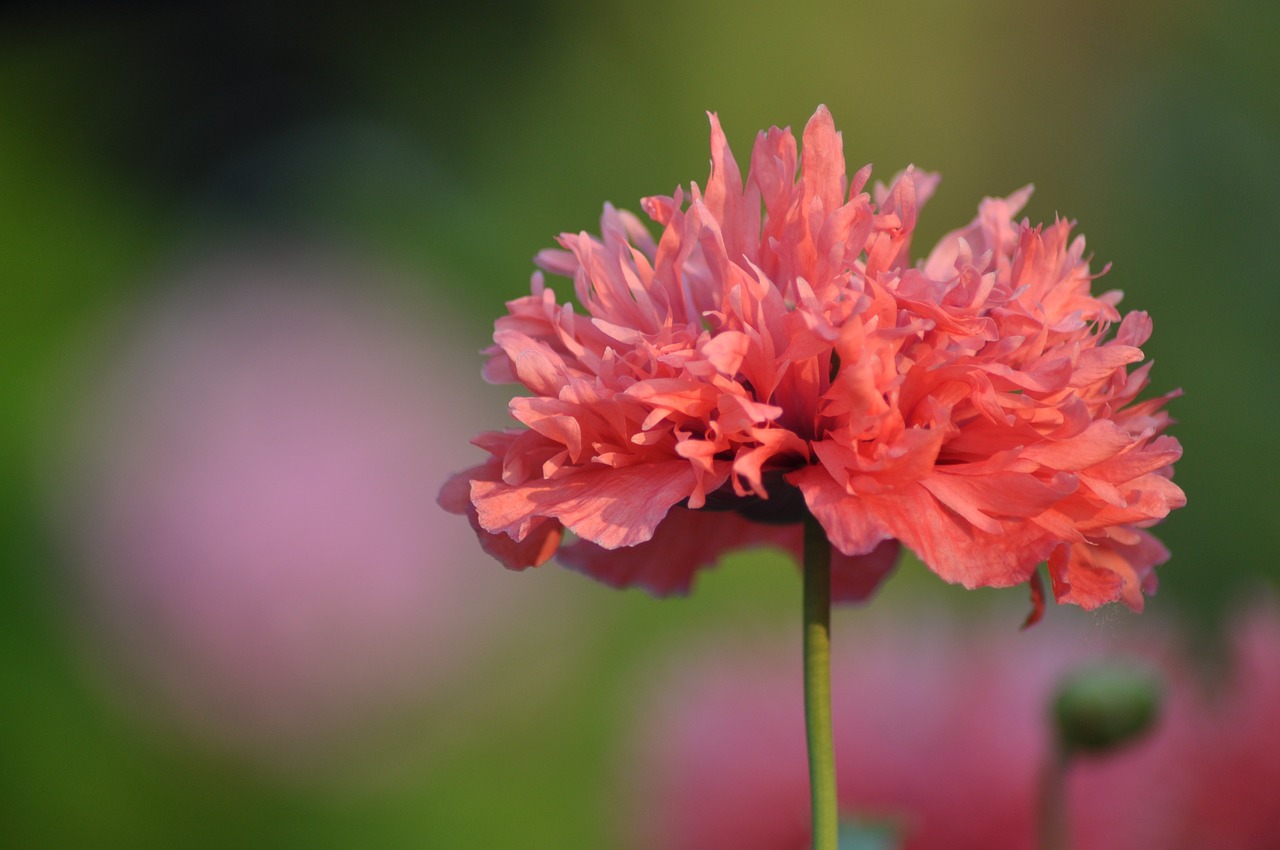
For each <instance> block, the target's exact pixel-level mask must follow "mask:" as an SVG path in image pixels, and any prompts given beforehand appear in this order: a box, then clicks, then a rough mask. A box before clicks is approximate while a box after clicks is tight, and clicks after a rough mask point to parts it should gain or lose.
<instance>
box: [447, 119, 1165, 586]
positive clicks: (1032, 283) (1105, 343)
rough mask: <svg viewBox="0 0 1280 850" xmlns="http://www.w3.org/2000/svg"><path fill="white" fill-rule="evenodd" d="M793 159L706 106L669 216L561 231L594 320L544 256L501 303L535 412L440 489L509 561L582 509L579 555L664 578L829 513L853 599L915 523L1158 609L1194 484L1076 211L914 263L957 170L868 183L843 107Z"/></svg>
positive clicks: (994, 216) (997, 214) (810, 129)
mask: <svg viewBox="0 0 1280 850" xmlns="http://www.w3.org/2000/svg"><path fill="white" fill-rule="evenodd" d="M798 164H799V167H798V169H797V145H796V141H795V139H794V137H793V136H792V135H791V133H790V132H789V131H787V130H779V129H778V128H776V127H775V128H773V129H771V130H769V131H768V132H767V133H761V134H760V135H759V136H758V138H757V140H756V143H755V148H754V150H753V151H752V155H751V167H750V172H749V175H748V177H747V179H746V181H745V184H744V182H743V180H742V178H741V176H740V172H739V170H738V166H737V164H736V163H735V161H734V158H733V156H732V154H731V153H730V151H729V147H728V144H727V142H726V139H725V136H724V134H723V132H722V131H721V129H720V124H719V121H718V120H717V118H716V116H714V115H711V175H710V177H709V178H708V182H707V187H706V190H705V192H704V191H702V190H700V189H699V188H698V186H697V185H696V184H695V185H693V186H692V187H691V189H690V193H689V203H688V204H687V205H686V204H685V195H684V194H683V192H682V191H681V190H679V189H677V190H676V192H675V193H674V195H673V196H672V197H653V198H646V199H645V200H644V201H643V206H644V209H645V211H646V212H647V213H648V214H649V216H650V217H651V218H652V219H653V220H654V221H656V222H657V224H658V225H659V226H660V227H661V228H662V232H661V235H660V237H659V239H657V240H656V241H655V240H654V239H653V238H652V237H651V236H650V234H649V233H648V231H647V230H646V229H645V227H644V225H643V224H642V223H641V222H640V220H639V219H637V218H636V217H635V216H633V215H632V214H630V213H628V212H624V211H619V210H615V209H614V208H613V207H612V206H609V205H606V207H605V210H604V215H603V216H602V218H601V236H600V237H594V236H591V235H588V234H587V233H585V232H584V233H579V234H573V233H565V234H562V235H561V237H560V240H559V241H560V245H561V247H562V248H563V249H564V250H547V251H543V252H542V253H541V254H539V255H538V257H537V263H538V265H539V266H541V268H542V269H544V270H545V271H548V272H551V273H553V274H558V275H563V276H566V277H570V278H572V279H573V283H574V292H575V294H576V296H577V301H578V303H579V304H580V305H581V308H582V309H583V310H585V313H586V315H585V316H584V315H582V314H579V313H577V312H575V308H574V306H573V305H572V304H569V303H559V302H558V301H557V299H556V296H555V294H554V293H553V292H552V291H551V290H549V289H547V288H546V287H545V286H544V283H543V278H542V274H541V273H540V272H539V273H536V274H535V275H534V277H533V284H532V294H531V295H529V296H526V297H523V298H519V299H516V300H514V301H512V302H510V303H509V304H508V305H507V306H508V309H509V314H508V315H506V316H504V317H502V318H500V319H498V321H497V323H496V330H495V333H494V346H493V347H492V348H490V349H489V352H488V353H489V355H490V359H489V361H488V363H487V365H486V367H485V372H484V374H485V377H486V378H487V379H488V380H490V381H492V382H496V383H515V384H519V385H521V386H523V387H524V388H525V389H526V390H528V391H529V393H530V395H529V396H522V397H516V398H514V399H512V400H511V402H510V412H511V415H512V416H513V417H514V419H515V420H517V422H519V423H520V424H521V425H523V426H525V427H524V428H516V429H509V430H505V431H491V432H487V433H484V434H482V435H481V436H480V437H478V438H477V439H476V440H475V441H474V442H475V444H476V445H477V446H479V447H480V448H482V449H484V450H485V451H486V452H488V454H489V458H488V459H487V460H486V461H485V462H484V463H482V464H480V465H478V466H475V467H472V468H471V469H468V470H466V471H465V472H463V473H461V474H460V475H458V476H456V477H455V478H453V479H452V480H451V481H450V482H449V483H448V484H447V485H446V487H445V488H444V490H443V492H442V494H441V503H442V504H443V505H444V506H445V507H446V508H447V509H448V510H450V511H453V512H455V513H467V514H469V516H470V518H471V521H472V524H473V526H474V527H475V529H476V531H477V533H478V535H479V537H480V539H481V542H482V544H483V545H484V547H485V549H486V550H487V551H488V552H490V554H492V555H494V556H495V557H497V558H498V559H499V560H501V561H502V562H503V563H505V564H506V565H507V566H508V567H511V568H515V569H521V568H524V567H527V566H530V565H535V564H539V563H542V562H543V561H545V560H547V559H548V558H550V557H551V556H552V555H553V554H555V553H556V551H557V549H558V547H559V546H560V544H561V540H562V537H563V534H564V529H568V530H569V531H571V532H573V533H574V534H575V535H577V537H578V538H580V539H579V540H577V541H576V542H574V543H572V544H571V545H568V546H567V547H565V548H564V549H563V550H562V551H561V552H560V556H559V557H560V560H561V561H563V562H564V563H565V564H567V565H569V566H571V567H574V568H576V569H579V570H582V571H585V572H587V573H589V574H591V575H594V576H596V577H597V578H600V579H602V580H604V581H606V582H608V583H610V584H613V585H617V586H627V585H639V586H642V587H645V588H647V589H649V590H650V591H652V592H654V593H657V594H666V593H672V592H682V591H685V590H687V589H688V587H689V586H690V584H691V582H692V579H693V574H694V572H695V571H696V570H697V569H699V568H700V567H703V566H707V565H710V564H713V563H714V562H715V561H716V560H717V558H718V557H719V555H721V554H722V553H723V552H725V551H727V550H730V549H736V548H740V547H743V546H749V545H762V544H770V545H777V546H781V547H783V548H786V549H791V550H796V549H797V548H798V547H799V545H800V537H799V530H798V529H799V526H798V523H799V522H800V520H801V519H802V517H803V515H804V512H805V511H806V510H807V511H809V512H811V513H812V514H813V515H814V516H815V517H817V519H818V520H819V521H820V522H821V523H822V525H823V527H824V528H825V529H826V532H827V534H828V536H829V537H830V539H831V541H832V542H833V544H834V545H835V547H836V549H837V550H838V552H839V555H838V557H837V562H836V563H835V564H834V570H833V574H834V576H835V584H836V591H837V598H846V599H848V598H861V597H864V596H866V595H867V594H869V593H870V592H871V591H872V590H873V589H874V588H875V586H876V584H877V583H878V581H879V579H880V578H881V577H882V576H883V575H884V574H885V573H886V572H887V571H888V570H889V569H890V568H891V567H892V564H893V562H894V559H895V556H896V547H897V545H898V541H901V543H903V544H905V545H907V546H908V547H910V548H911V549H912V550H913V551H914V552H915V553H916V554H917V555H919V556H920V558H921V559H922V560H923V561H924V562H925V563H926V564H927V565H928V566H929V567H930V568H931V569H932V570H934V571H935V572H936V573H937V574H938V575H940V576H941V577H943V578H944V579H946V580H948V581H952V582H960V583H962V584H964V585H965V586H966V587H977V586H1008V585H1013V584H1017V583H1021V582H1026V581H1028V580H1030V579H1032V577H1033V575H1034V574H1035V569H1036V566H1037V565H1038V564H1039V563H1040V562H1042V561H1045V560H1047V561H1048V564H1049V573H1050V576H1051V579H1052V587H1053V593H1054V595H1055V597H1056V598H1057V599H1058V600H1060V601H1066V602H1074V603H1077V604H1080V605H1082V606H1084V607H1086V608H1093V607H1096V606H1098V605H1101V604H1103V603H1106V602H1111V601H1114V600H1122V601H1124V602H1125V603H1126V604H1127V605H1129V606H1130V607H1131V608H1134V609H1140V608H1141V607H1142V604H1143V592H1144V591H1146V592H1150V591H1151V590H1152V589H1153V588H1154V586H1155V576H1154V573H1153V568H1154V566H1155V565H1156V564H1158V563H1161V562H1163V561H1164V560H1166V559H1167V557H1168V552H1167V551H1166V550H1165V548H1164V547H1163V546H1162V545H1161V544H1160V543H1159V542H1158V541H1157V540H1156V539H1155V538H1154V537H1152V536H1151V535H1150V534H1149V533H1148V532H1147V531H1146V530H1145V529H1146V528H1147V527H1148V526H1150V525H1152V524H1154V523H1155V522H1157V521H1159V520H1160V519H1161V518H1163V517H1164V516H1165V515H1166V514H1167V513H1168V512H1169V511H1170V510H1171V509H1173V508H1176V507H1178V506H1180V505H1182V504H1183V502H1184V497H1183V494H1182V491H1181V490H1180V489H1179V488H1178V487H1177V486H1176V485H1174V484H1173V483H1172V481H1171V470H1172V466H1171V465H1172V463H1173V462H1174V460H1176V459H1177V458H1178V456H1179V454H1180V452H1181V449H1180V447H1179V445H1178V443H1177V441H1176V440H1174V439H1172V438H1171V437H1165V436H1160V434H1161V432H1162V431H1163V430H1164V429H1165V427H1166V426H1167V425H1168V423H1169V418H1168V416H1167V415H1166V414H1165V413H1164V412H1163V411H1162V408H1163V406H1164V404H1165V402H1166V401H1167V400H1168V399H1169V398H1171V397H1172V396H1173V395H1176V393H1170V394H1169V395H1166V396H1163V397H1160V398H1156V399H1153V400H1150V401H1144V402H1135V399H1136V397H1137V395H1138V393H1139V392H1140V391H1141V390H1142V389H1143V388H1144V387H1145V386H1146V383H1147V373H1148V370H1149V367H1150V364H1146V365H1143V366H1141V367H1139V368H1137V369H1136V370H1134V371H1133V372H1130V371H1129V369H1128V367H1129V366H1131V365H1132V364H1135V363H1139V362H1141V361H1142V359H1143V354H1142V351H1141V350H1140V349H1139V346H1140V345H1142V344H1143V343H1144V342H1145V341H1146V339H1147V337H1148V336H1149V335H1150V333H1151V321H1150V320H1149V319H1148V318H1147V316H1146V314H1145V313H1141V312H1136V313H1130V314H1128V315H1127V316H1124V317H1123V318H1122V317H1121V315H1120V313H1119V312H1118V311H1117V310H1116V304H1117V302H1119V300H1120V293H1119V292H1115V291H1112V292H1107V293H1104V294H1102V295H1100V296H1094V295H1092V294H1091V292H1090V287H1091V284H1092V281H1093V279H1094V277H1096V275H1095V274H1094V273H1092V272H1091V271H1090V268H1089V263H1088V260H1087V259H1086V257H1085V254H1084V241H1083V239H1082V238H1080V237H1076V238H1074V239H1073V238H1072V237H1071V235H1070V231H1071V226H1072V225H1071V223H1070V222H1068V221H1062V220H1059V221H1056V222H1055V223H1054V224H1052V225H1050V226H1048V227H1041V226H1035V227H1033V226H1031V225H1030V224H1028V223H1026V222H1025V221H1024V222H1021V223H1019V222H1015V221H1014V216H1015V215H1016V214H1017V212H1018V211H1019V209H1020V208H1021V207H1022V205H1023V204H1024V203H1025V202H1026V200H1027V198H1028V197H1029V195H1030V189H1029V188H1027V189H1023V190H1021V191H1019V192H1016V193H1015V194H1013V195H1012V196H1010V197H1009V198H1007V199H987V200H985V201H983V202H982V204H981V205H980V208H979V212H978V216H977V218H976V219H975V220H974V221H973V222H972V223H971V224H969V225H968V226H966V227H964V228H962V229H960V230H957V231H955V232H952V233H950V234H948V235H947V236H945V237H944V238H943V239H942V240H941V241H940V242H939V243H938V245H937V246H936V247H935V248H934V249H933V250H932V251H931V252H930V253H929V254H928V255H927V256H926V257H925V258H924V259H923V260H920V261H913V260H912V259H911V258H910V253H909V247H910V240H911V233H912V230H913V229H914V227H915V223H916V218H917V215H918V213H919V210H920V208H921V206H922V205H923V204H924V203H925V201H926V200H927V199H928V198H929V196H930V195H932V194H933V191H934V189H935V187H936V186H937V184H938V177H937V176H936V175H934V174H929V173H925V172H920V171H916V170H914V169H911V168H908V169H907V170H906V171H904V172H902V173H901V174H899V175H898V176H897V178H896V179H895V180H894V181H893V182H892V184H891V186H889V187H888V188H885V187H883V186H880V185H878V184H877V185H876V186H875V188H874V193H873V194H874V203H873V201H872V195H870V194H867V193H865V192H863V188H864V186H865V185H866V183H867V180H868V178H869V175H870V167H869V166H868V167H866V168H863V169H861V170H860V171H858V172H857V173H856V174H855V175H853V177H852V178H851V179H848V178H846V173H845V161H844V155H843V152H842V141H841V137H840V134H838V133H837V132H836V131H835V127H834V124H833V122H832V119H831V116H830V114H829V113H828V112H827V110H826V108H825V107H820V108H819V109H818V111H817V112H816V113H815V114H814V116H813V117H812V118H811V119H810V121H809V122H808V125H807V126H806V127H805V130H804V145H803V151H802V152H801V153H800V154H799V159H798ZM762 206H763V211H762ZM1116 323H1118V326H1117V327H1116V329H1115V333H1114V334H1111V329H1112V328H1113V326H1116ZM1038 598H1039V596H1038V595H1037V599H1038Z"/></svg>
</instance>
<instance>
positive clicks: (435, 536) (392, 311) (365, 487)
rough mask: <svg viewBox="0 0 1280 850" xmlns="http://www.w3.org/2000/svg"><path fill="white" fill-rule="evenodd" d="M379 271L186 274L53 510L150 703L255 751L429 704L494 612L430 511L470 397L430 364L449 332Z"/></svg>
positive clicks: (122, 359) (115, 644)
mask: <svg viewBox="0 0 1280 850" xmlns="http://www.w3.org/2000/svg"><path fill="white" fill-rule="evenodd" d="M376 279H377V276H376V275H371V274H370V273H369V271H368V270H367V269H363V268H359V269H345V268H344V269H340V270H339V269H334V268H331V267H330V266H329V265H327V264H326V263H325V261H324V260H323V259H320V258H315V259H310V258H301V261H300V262H297V263H295V261H294V259H293V258H288V259H286V260H271V261H268V262H260V261H246V262H233V261H227V262H226V263H220V264H213V265H211V266H210V267H209V268H205V269H202V270H199V271H198V272H196V273H193V274H189V275H187V276H186V277H185V278H184V279H183V280H182V281H181V286H180V287H178V288H177V290H176V291H171V292H167V293H164V294H163V300H162V301H161V302H160V303H158V304H156V305H154V306H153V307H152V308H150V309H149V310H148V311H147V313H146V314H145V315H144V317H143V319H142V320H141V321H139V322H137V327H136V328H135V329H134V330H135V334H134V340H133V341H132V342H131V344H130V346H129V348H128V350H126V351H125V352H124V353H122V354H121V355H119V356H118V357H112V358H110V359H111V360H113V361H115V362H114V365H113V366H112V368H111V370H110V374H109V377H108V379H107V381H106V383H105V386H103V387H102V388H100V390H99V391H98V392H97V394H96V395H97V396H98V398H99V403H98V405H97V407H96V408H95V409H94V411H93V412H92V414H90V415H89V416H88V417H86V420H85V423H84V425H85V426H86V427H87V428H88V429H89V430H88V436H87V438H86V440H85V442H86V447H85V450H84V451H83V453H82V457H81V460H80V463H79V465H78V466H77V467H76V468H75V469H73V470H72V474H73V476H74V481H73V486H74V487H75V489H76V490H77V491H78V492H77V493H76V497H75V498H74V499H68V500H64V502H63V504H62V506H61V511H60V513H61V514H62V519H63V521H64V523H65V525H64V530H65V531H66V533H67V536H68V538H69V540H70V541H71V543H72V545H73V546H74V547H75V549H74V554H75V557H76V561H77V563H78V564H79V565H80V566H81V567H82V568H83V573H84V581H85V585H86V587H87V591H86V594H87V600H86V601H87V605H88V610H89V612H90V614H91V615H93V618H94V620H95V621H96V622H98V623H99V625H100V626H101V627H102V629H103V631H102V632H101V634H100V635H99V639H100V638H102V637H103V636H105V646H106V648H107V649H108V651H109V652H110V653H111V654H112V655H114V656H115V658H116V660H117V661H118V662H121V663H123V665H124V669H127V670H129V671H130V672H131V675H132V679H133V689H134V691H135V693H134V696H135V698H136V699H137V701H138V702H141V703H144V704H148V705H149V707H150V708H152V709H153V711H152V714H153V715H165V714H167V715H168V716H170V717H173V716H177V717H178V718H179V719H180V720H181V721H182V722H184V723H186V724H187V725H188V726H191V727H194V728H195V729H196V730H197V731H198V732H200V733H201V734H203V735H206V736H209V737H212V738H214V739H216V740H217V741H218V742H220V743H222V744H227V745H230V746H232V747H234V748H236V749H239V750H242V751H246V752H249V753H252V754H254V755H265V754H277V755H278V754H281V753H283V754H286V755H289V754H296V753H297V752H300V751H303V750H306V749H307V748H315V747H316V746H317V745H318V744H319V743H321V742H322V741H324V740H327V739H329V738H332V737H333V736H335V735H338V734H339V733H345V732H350V731H352V730H354V729H357V728H358V727H360V726H361V725H362V724H368V723H370V722H371V721H372V720H375V719H378V718H380V717H384V716H386V715H387V714H388V713H389V712H390V710H391V709H392V708H394V707H395V706H397V705H401V706H403V705H404V704H405V702H406V701H407V700H415V701H416V700H419V699H421V698H422V697H423V695H424V694H426V693H428V692H429V690H430V688H431V687H433V686H439V685H440V683H442V682H444V681H446V675H447V674H450V673H452V672H454V671H455V667H457V666H458V665H460V664H462V663H464V662H465V661H466V660H467V659H469V658H473V657H474V654H475V652H476V651H477V649H476V643H477V641H476V636H475V635H473V634H472V633H471V630H470V629H469V628H468V620H467V616H466V613H465V612H466V611H467V610H468V606H469V605H470V604H472V602H473V601H474V600H476V599H477V598H478V597H482V596H485V595H486V594H489V596H488V597H487V601H486V603H485V604H488V605H490V606H493V605H498V608H497V609H496V610H501V604H500V602H501V600H500V597H497V596H493V595H492V594H493V593H494V591H495V590H496V589H495V588H494V587H493V586H492V584H491V583H490V580H489V579H488V578H484V577H483V572H484V571H479V570H475V569H474V565H473V561H474V555H473V554H472V552H473V549H474V544H473V543H472V542H471V537H470V535H469V534H468V533H466V530H465V529H458V528H456V527H455V523H454V522H452V521H451V518H449V517H447V515H445V514H444V513H443V512H442V511H441V510H440V508H439V507H438V506H437V505H436V504H435V490H436V482H438V481H439V480H440V479H441V478H442V477H443V476H444V475H445V474H446V472H447V468H448V465H449V464H450V462H451V461H450V458H451V455H450V454H449V453H448V452H446V451H443V450H442V448H441V447H442V446H447V445H450V444H451V443H453V441H454V440H461V439H463V438H464V437H465V435H466V434H467V433H468V432H469V429H470V426H469V422H470V421H472V419H473V415H472V411H473V410H474V409H475V407H476V405H475V403H474V397H473V394H472V393H471V392H469V391H468V389H467V388H466V387H465V386H462V385H459V384H458V383H456V382H455V381H454V380H453V378H452V375H451V372H450V370H447V369H442V368H440V367H439V364H440V363H441V362H442V360H443V359H444V358H445V357H447V355H444V354H442V352H444V351H447V350H448V349H447V346H446V345H445V344H444V343H442V342H441V341H440V339H439V338H440V337H441V336H447V334H448V328H447V327H443V322H441V323H440V326H432V325H428V324H422V323H420V322H419V321H416V320H415V318H411V317H413V316H415V314H414V313H413V312H412V311H411V310H409V309H406V304H405V303H401V302H400V301H398V300H392V299H389V298H387V299H384V300H380V297H381V296H386V295H387V292H385V291H383V290H380V289H377V288H376V287H375V286H374V284H375V283H376ZM357 281H358V282H359V284H360V287H361V290H362V292H361V294H359V295H357V294H356V290H355V289H354V284H355V283H356V282H357ZM375 293H379V294H375ZM428 341H429V343H428ZM435 346H438V347H439V348H438V349H437V348H434V347H435ZM442 399H446V400H447V403H443V404H442V403H441V400H442ZM444 520H450V521H444ZM477 604H478V603H477ZM414 704H417V703H416V702H415V703H414Z"/></svg>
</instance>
